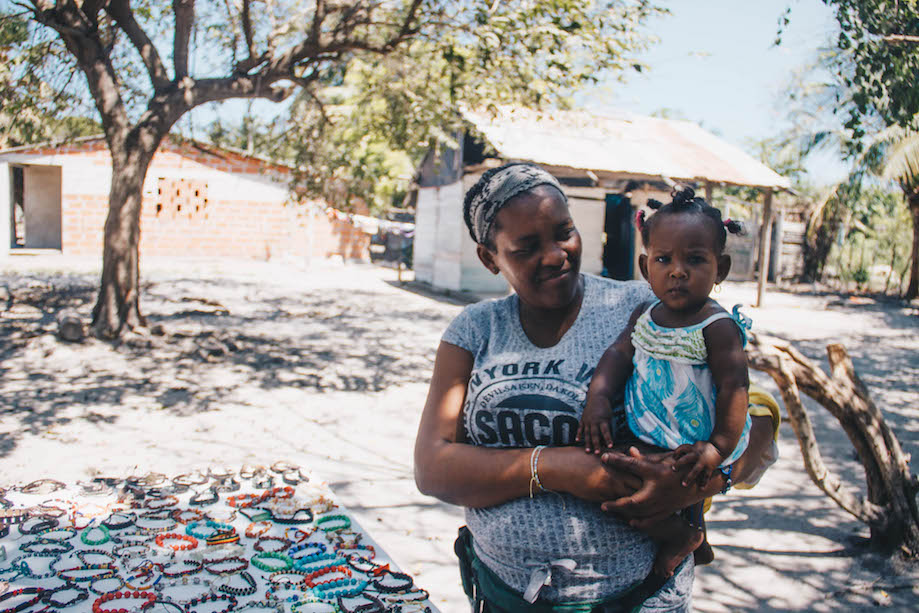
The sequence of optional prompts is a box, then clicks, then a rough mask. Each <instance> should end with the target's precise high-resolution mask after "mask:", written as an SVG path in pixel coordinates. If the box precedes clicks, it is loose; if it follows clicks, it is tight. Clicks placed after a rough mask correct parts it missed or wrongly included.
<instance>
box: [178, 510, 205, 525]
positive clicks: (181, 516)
mask: <svg viewBox="0 0 919 613" xmlns="http://www.w3.org/2000/svg"><path fill="white" fill-rule="evenodd" d="M189 514H190V515H191V517H188V515H189ZM171 517H172V519H174V520H176V522H178V523H180V524H182V525H183V526H184V525H187V524H188V523H190V522H193V521H205V520H206V519H207V514H205V513H204V511H199V510H198V509H175V510H174V511H173V512H172V513H171Z"/></svg>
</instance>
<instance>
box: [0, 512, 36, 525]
mask: <svg viewBox="0 0 919 613" xmlns="http://www.w3.org/2000/svg"><path fill="white" fill-rule="evenodd" d="M29 513H30V512H29V509H0V524H20V523H22V522H24V521H25V520H27V519H28V518H29Z"/></svg>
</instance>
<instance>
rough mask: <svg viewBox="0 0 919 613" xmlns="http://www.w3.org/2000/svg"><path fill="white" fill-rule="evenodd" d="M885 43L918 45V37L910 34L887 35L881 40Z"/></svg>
mask: <svg viewBox="0 0 919 613" xmlns="http://www.w3.org/2000/svg"><path fill="white" fill-rule="evenodd" d="M883 40H884V42H885V43H919V36H913V35H911V34H888V35H887V36H885V37H884V38H883Z"/></svg>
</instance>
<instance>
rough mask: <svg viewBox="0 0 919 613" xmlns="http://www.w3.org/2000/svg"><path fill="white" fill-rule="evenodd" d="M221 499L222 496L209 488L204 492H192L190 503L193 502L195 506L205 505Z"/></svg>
mask: <svg viewBox="0 0 919 613" xmlns="http://www.w3.org/2000/svg"><path fill="white" fill-rule="evenodd" d="M218 500H220V496H219V495H218V494H217V492H215V491H214V490H213V489H207V490H204V491H203V492H198V493H196V494H192V495H191V498H189V499H188V504H193V505H195V506H199V507H204V506H207V505H209V504H214V503H215V502H217V501H218Z"/></svg>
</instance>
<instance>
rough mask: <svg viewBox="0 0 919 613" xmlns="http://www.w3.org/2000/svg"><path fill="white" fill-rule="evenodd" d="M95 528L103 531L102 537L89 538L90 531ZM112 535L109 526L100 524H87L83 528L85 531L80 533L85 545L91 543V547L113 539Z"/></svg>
mask: <svg viewBox="0 0 919 613" xmlns="http://www.w3.org/2000/svg"><path fill="white" fill-rule="evenodd" d="M93 530H99V531H100V532H102V538H99V539H91V538H89V533H90V532H92V531H93ZM111 538H112V535H111V533H110V532H109V530H108V528H106V527H105V526H103V525H102V524H99V525H98V526H87V527H86V528H84V529H83V532H81V533H80V540H81V541H83V544H84V545H89V546H90V547H95V546H96V545H101V544H102V543H107V542H109V541H110V540H111Z"/></svg>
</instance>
